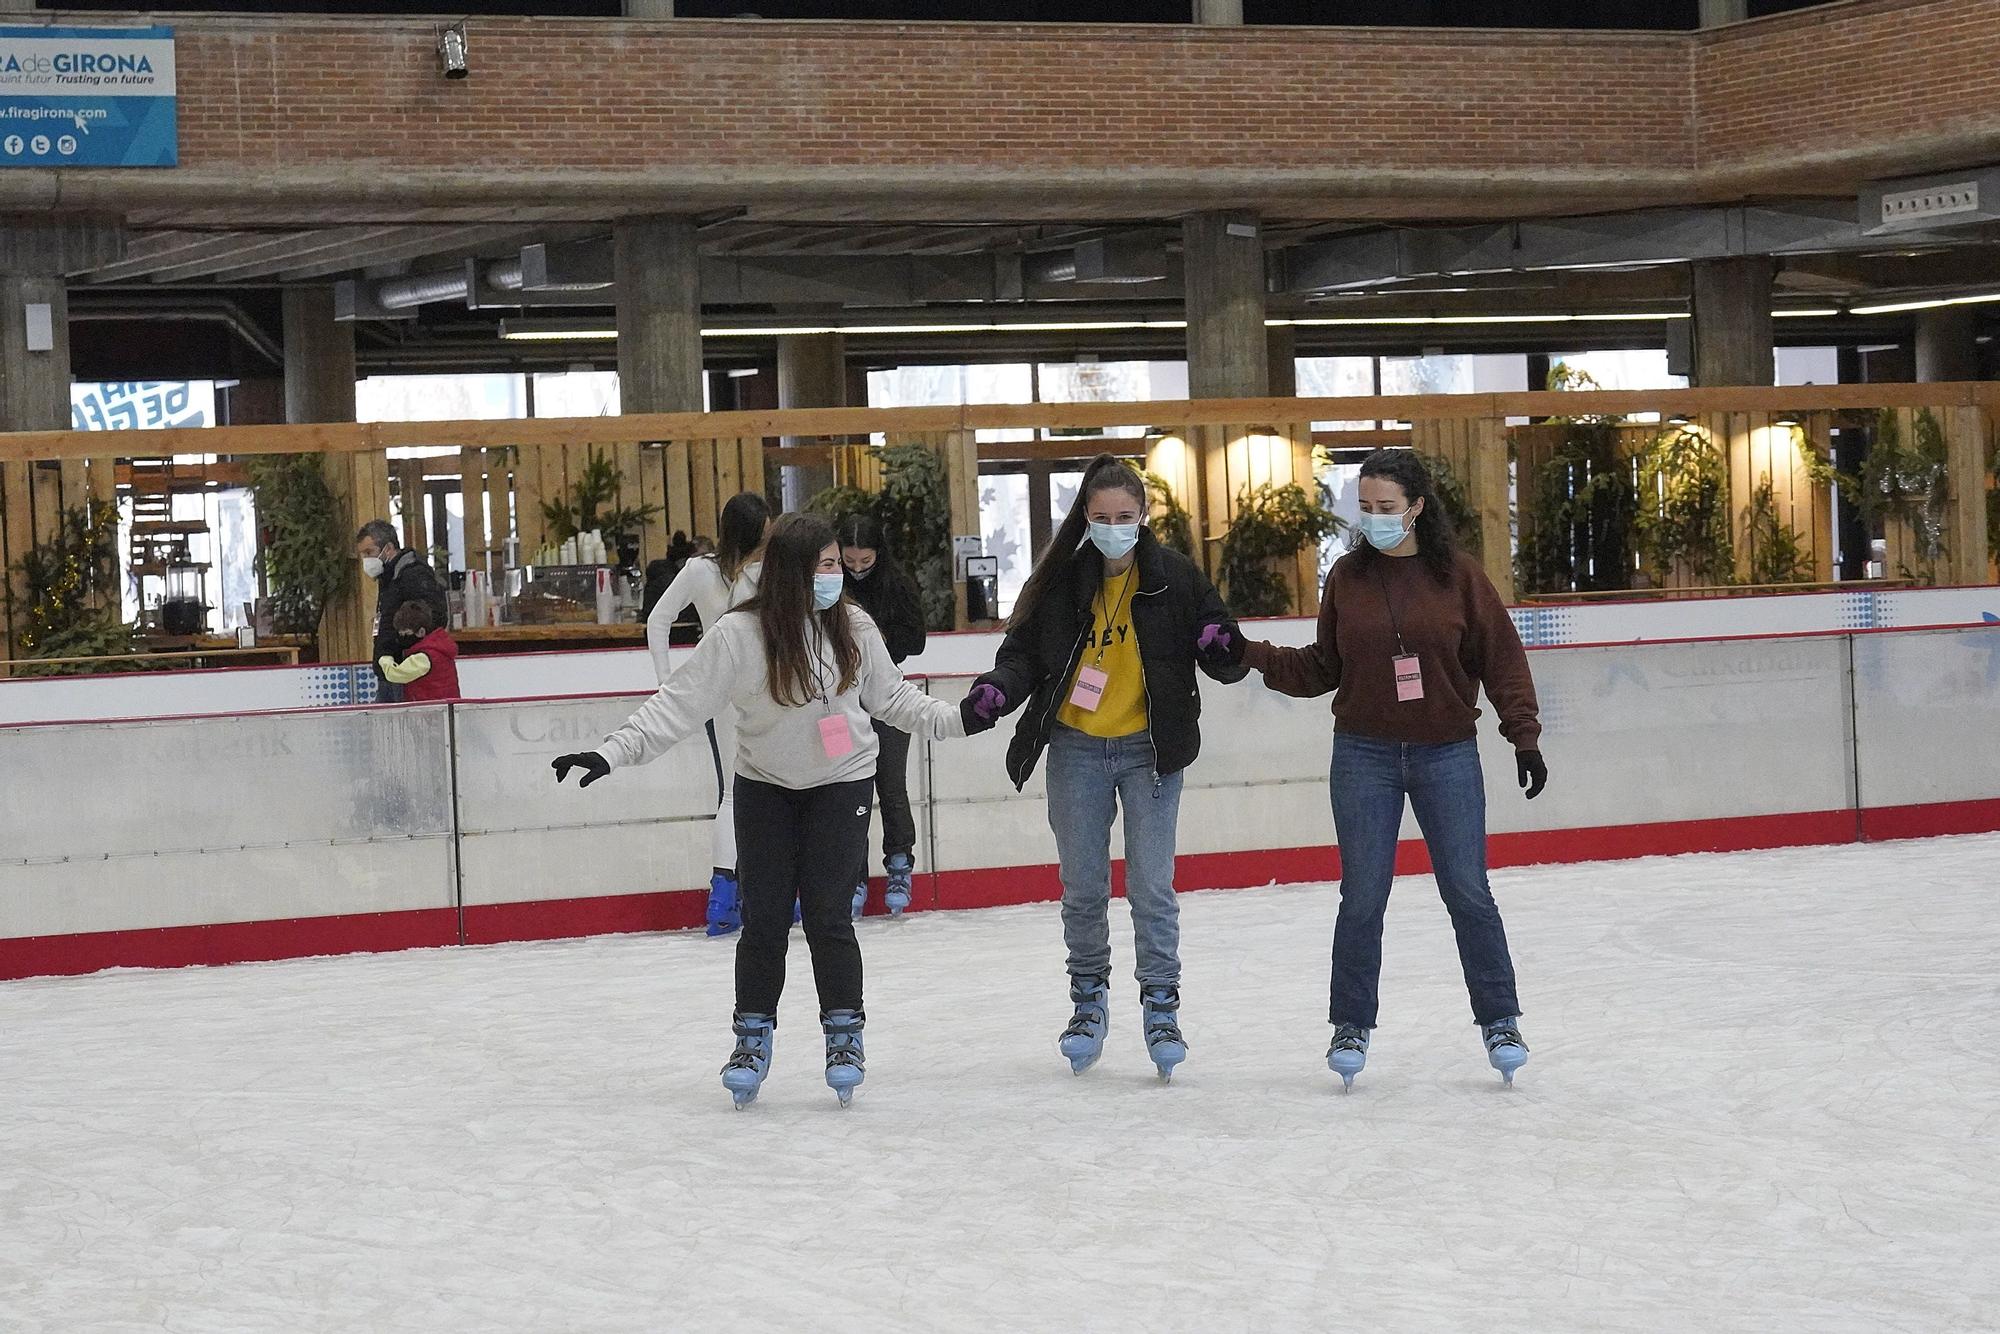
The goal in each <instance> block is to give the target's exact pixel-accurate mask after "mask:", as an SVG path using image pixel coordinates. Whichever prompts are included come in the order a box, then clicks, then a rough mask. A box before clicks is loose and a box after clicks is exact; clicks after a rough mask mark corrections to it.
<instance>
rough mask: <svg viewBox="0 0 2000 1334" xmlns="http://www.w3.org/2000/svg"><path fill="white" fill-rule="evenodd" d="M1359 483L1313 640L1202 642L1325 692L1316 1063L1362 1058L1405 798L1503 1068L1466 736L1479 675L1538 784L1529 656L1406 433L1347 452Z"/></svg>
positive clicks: (1307, 692)
mask: <svg viewBox="0 0 2000 1334" xmlns="http://www.w3.org/2000/svg"><path fill="white" fill-rule="evenodd" d="M1359 486H1360V496H1361V524H1360V533H1359V535H1358V536H1357V538H1356V540H1355V543H1354V546H1353V549H1352V550H1350V551H1349V552H1348V553H1347V554H1346V555H1345V556H1343V557H1341V559H1340V560H1339V561H1337V562H1336V563H1335V564H1334V567H1333V572H1332V573H1331V574H1330V575H1329V576H1328V577H1327V581H1326V591H1325V595H1324V597H1323V598H1322V600H1321V603H1320V611H1319V635H1318V638H1317V640H1316V641H1315V642H1314V643H1313V644H1311V645H1310V646H1308V647H1305V648H1280V647H1277V646H1275V645H1271V644H1264V643H1258V642H1255V641H1252V642H1250V643H1248V644H1237V645H1230V646H1227V647H1218V648H1217V649H1215V650H1214V651H1213V652H1212V657H1213V659H1214V660H1215V661H1217V662H1221V663H1229V662H1242V663H1245V664H1247V665H1248V666H1250V667H1254V668H1256V669H1257V670H1258V671H1260V672H1262V673H1263V674H1264V684H1265V685H1267V686H1269V687H1270V688H1271V689H1273V690H1276V691H1279V692H1281V693H1283V694H1287V695H1295V696H1297V697H1299V698H1301V699H1312V698H1315V697H1317V696H1320V695H1324V694H1326V693H1327V692H1328V691H1333V692H1335V694H1334V697H1333V715H1334V720H1335V721H1334V738H1333V765H1332V772H1331V778H1330V784H1331V787H1332V791H1333V824H1334V830H1335V833H1336V835H1337V837H1338V839H1339V842H1340V872H1341V875H1340V913H1339V917H1338V919H1337V920H1336V922H1335V924H1334V929H1333V978H1332V984H1331V993H1332V1003H1331V1008H1330V1012H1329V1018H1330V1019H1331V1021H1332V1023H1333V1025H1334V1030H1333V1044H1332V1046H1331V1048H1330V1049H1329V1050H1328V1051H1327V1057H1326V1061H1327V1065H1328V1066H1329V1067H1330V1068H1331V1069H1332V1070H1333V1071H1334V1072H1335V1073H1336V1074H1338V1075H1339V1076H1340V1077H1341V1081H1342V1086H1343V1087H1344V1088H1345V1087H1352V1085H1353V1082H1354V1076H1355V1075H1356V1074H1358V1073H1359V1072H1360V1070H1361V1067H1362V1066H1363V1064H1365V1063H1366V1061H1367V1058H1368V1041H1369V1034H1370V1033H1371V1031H1372V1030H1373V1029H1374V1027H1375V1018H1376V1002H1377V989H1378V983H1379V980H1380V977H1381V972H1382V916H1383V913H1384V912H1385V911H1386V910H1387V909H1388V906H1389V887H1390V884H1391V882H1392V881H1393V880H1394V878H1395V874H1396V840H1397V834H1398V831H1399V829H1400V828H1401V826H1402V822H1403V801H1404V798H1405V797H1407V798H1408V799H1409V802H1410V805H1411V806H1412V808H1413V809H1414V810H1415V811H1416V816H1417V825H1418V827H1419V828H1420V829H1422V830H1423V835H1424V845H1425V846H1426V847H1427V848H1429V850H1430V857H1431V865H1432V867H1433V869H1434V870H1435V872H1436V875H1437V885H1438V893H1439V895H1440V896H1441V897H1442V898H1443V899H1444V904H1445V907H1446V909H1447V910H1448V911H1449V912H1450V914H1451V924H1452V929H1453V931H1454V932H1455V933H1456V934H1457V937H1458V957H1459V962H1460V964H1461V966H1462V967H1463V968H1464V971H1465V985H1466V989H1467V991H1469V992H1470V993H1471V998H1472V1017H1473V1019H1474V1020H1475V1021H1476V1022H1477V1023H1478V1024H1479V1027H1480V1031H1481V1033H1482V1035H1483V1036H1484V1038H1485V1041H1486V1054H1487V1059H1488V1060H1489V1061H1490V1062H1491V1063H1492V1065H1493V1068H1494V1069H1496V1070H1498V1071H1499V1072H1500V1074H1501V1076H1502V1077H1503V1078H1504V1079H1506V1081H1507V1082H1508V1083H1509V1084H1511V1083H1513V1082H1514V1071H1515V1070H1517V1069H1519V1068H1520V1066H1521V1065H1522V1063H1523V1062H1525V1061H1526V1060H1527V1059H1528V1046H1527V1043H1525V1042H1523V1041H1522V1040H1521V1028H1520V1013H1521V1003H1520V1001H1519V1000H1518V999H1517V998H1516V996H1515V993H1514V964H1513V960H1512V959H1511V958H1510V957H1509V955H1508V952H1507V933H1506V930H1505V928H1504V927H1503V926H1502V925H1501V921H1500V910H1499V908H1498V907H1497V906H1496V905H1495V904H1494V902H1493V894H1492V891H1491V890H1490V889H1489V888H1488V887H1487V883H1486V788H1485V784H1484V781H1483V779H1482V777H1481V774H1480V767H1479V745H1478V742H1477V741H1476V740H1474V737H1475V734H1476V730H1477V729H1476V726H1475V724H1476V720H1477V719H1478V717H1479V708H1478V698H1479V688H1480V686H1481V685H1482V684H1484V686H1485V688H1486V697H1487V698H1488V699H1489V700H1491V701H1492V704H1493V709H1494V712H1495V713H1497V714H1498V715H1499V719H1500V734H1501V735H1502V736H1503V737H1505V738H1506V739H1507V740H1508V741H1509V742H1511V743H1512V744H1513V747H1514V761H1515V767H1516V769H1517V771H1518V778H1519V780H1520V785H1521V786H1522V787H1523V788H1525V789H1526V791H1527V796H1528V798H1529V799H1530V800H1532V799H1533V798H1535V797H1536V796H1538V795H1539V794H1540V793H1541V790H1542V787H1543V785H1544V784H1545V783H1547V781H1548V767H1547V765H1545V764H1544V763H1543V762H1542V755H1541V751H1540V750H1539V749H1538V745H1539V739H1540V737H1541V731H1542V726H1541V722H1540V721H1539V719H1538V717H1537V711H1536V704H1535V683H1534V681H1533V679H1532V678H1531V677H1530V676H1529V673H1528V655H1527V654H1526V653H1524V652H1523V651H1522V649H1521V639H1520V636H1519V635H1518V634H1517V633H1516V632H1515V630H1514V623H1513V621H1512V620H1511V619H1509V617H1508V615H1507V609H1506V607H1505V606H1503V605H1502V604H1501V601H1500V595H1499V593H1498V592H1497V591H1495V589H1494V587H1493V583H1492V581H1491V580H1489V579H1488V578H1487V577H1486V573H1485V571H1484V570H1482V569H1480V567H1479V563H1478V562H1477V561H1475V560H1474V559H1473V558H1472V557H1471V556H1469V555H1467V554H1466V553H1464V552H1462V551H1460V550H1459V549H1458V547H1457V544H1456V543H1455V542H1454V541H1453V540H1452V530H1451V524H1450V522H1449V521H1448V520H1447V518H1446V517H1445V514H1444V510H1443V507H1442V506H1441V505H1439V503H1438V500H1437V495H1436V493H1435V491H1434V490H1433V488H1432V485H1431V478H1430V474H1429V473H1428V472H1427V471H1426V470H1425V468H1424V465H1423V463H1422V461H1421V460H1419V459H1418V458H1417V456H1416V455H1415V454H1413V453H1411V452H1410V451H1408V450H1400V449H1383V450H1377V451H1376V452H1375V453H1373V454H1371V455H1369V456H1368V458H1367V460H1366V461H1365V462H1363V463H1362V465H1361V477H1360V483H1359Z"/></svg>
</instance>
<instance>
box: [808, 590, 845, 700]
mask: <svg viewBox="0 0 2000 1334" xmlns="http://www.w3.org/2000/svg"><path fill="white" fill-rule="evenodd" d="M806 621H807V623H808V624H809V625H811V626H812V631H813V647H812V674H813V689H814V690H817V691H818V692H819V702H820V704H821V705H823V706H824V707H825V709H826V712H827V714H828V715H829V716H831V715H832V713H833V700H832V698H831V692H832V688H833V685H834V684H835V683H836V682H837V681H839V679H840V671H839V668H837V667H836V668H834V669H833V670H832V672H831V673H830V674H829V675H827V676H821V675H820V672H821V671H822V669H824V668H825V667H826V659H825V657H824V656H823V654H824V650H825V648H826V632H825V631H824V630H822V629H821V628H820V624H819V616H818V615H817V614H812V615H809V616H807V618H806Z"/></svg>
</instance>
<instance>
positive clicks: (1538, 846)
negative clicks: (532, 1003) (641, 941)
mask: <svg viewBox="0 0 2000 1334" xmlns="http://www.w3.org/2000/svg"><path fill="white" fill-rule="evenodd" d="M1996 831H2000V800H1983V801H1953V802H1938V803H1934V804H1929V805H1921V806H1895V807H1881V808H1877V809H1873V810H1867V811H1863V812H1861V813H1860V815H1859V819H1858V820H1857V818H1856V813H1855V812H1854V811H1850V810H1838V811H1808V812H1801V813H1794V814H1785V815H1753V816H1744V817H1740V818H1734V819H1718V820H1680V821H1670V822H1662V823H1657V824H1642V825H1609V826H1603V827H1600V828H1592V829H1560V830H1551V831H1543V832H1532V833H1512V834H1495V835H1493V836H1492V838H1491V839H1489V840H1488V844H1487V855H1488V859H1489V863H1490V864H1491V865H1492V866H1495V867H1504V866H1532V865H1548V864H1558V863H1576V862H1593V861H1619V860H1624V859H1628V858H1633V857H1653V856H1673V855H1678V854H1681V853H1690V852H1747V851H1753V850H1756V849H1760V848H1785V847H1804V846H1810V845H1825V844H1838V843H1852V842H1855V841H1856V840H1857V839H1858V838H1866V839H1870V840H1876V839H1898V838H1930V837H1935V836H1939V835H1948V834H1983V833H1993V832H1996ZM1429 869H1430V858H1429V856H1428V855H1427V854H1426V853H1425V850H1424V845H1423V844H1422V842H1420V841H1417V840H1411V841H1407V842H1405V843H1403V844H1402V845H1401V846H1400V847H1399V848H1398V849H1397V853H1396V871H1397V873H1398V874H1399V875H1416V874H1421V873H1424V872H1427V871H1428V870H1429ZM1339 878H1340V854H1339V852H1338V850H1337V849H1335V848H1332V847H1302V848H1264V849H1257V850H1254V851H1246V852H1207V853H1188V854H1185V855H1183V856H1181V857H1179V858H1178V859H1177V861H1176V866H1175V879H1176V881H1177V883H1178V884H1179V886H1180V888H1182V889H1183V890H1198V889H1233V888H1240V887H1244V886H1251V885H1263V884H1271V883H1277V884H1305V883H1315V882H1322V881H1331V880H1337V879H1339ZM1124 879H1125V867H1124V863H1122V862H1115V863H1113V865H1112V884H1113V888H1114V890H1116V891H1117V892H1120V893H1122V892H1123V890H1124ZM874 883H875V885H876V886H877V888H878V890H879V886H880V883H881V882H880V880H879V879H878V880H876V881H875V882H874ZM918 886H919V893H918V895H917V902H916V903H915V904H913V905H912V907H913V908H916V909H920V910H922V909H930V910H938V909H943V910H955V909H967V908H994V907H1002V906H1005V905H1009V904H1018V903H1045V902H1048V901H1050V900H1053V899H1056V898H1059V897H1061V894H1062V880H1061V876H1060V875H1059V873H1058V871H1057V868H1056V867H1055V866H1054V865H1052V864H1044V865H1038V866H1009V867H989V868H982V869H973V870H963V871H943V872H936V873H931V874H928V875H923V876H920V877H919V878H918ZM926 886H928V888H929V891H930V892H929V893H928V894H925V893H924V892H923V890H924V888H925V887H926ZM871 897H872V899H873V900H874V903H873V904H871V911H872V910H875V908H876V907H878V906H879V897H880V896H879V892H878V893H877V894H875V895H873V896H871ZM705 902H706V895H705V893H704V892H703V891H701V890H671V891H664V892H659V893H646V894H618V895H611V896H607V897H602V898H580V899H544V900H539V901H536V902H530V903H498V904H482V905H479V906H475V907H469V908H467V909H466V910H465V913H464V936H463V939H462V940H461V938H460V934H459V914H458V913H457V912H456V911H454V910H452V909H449V908H442V909H425V910H422V911H417V912H397V913H364V914H355V915H351V916H340V917H300V918H290V919H287V920H284V921H276V922H228V923H222V924H219V925H215V926H179V927H163V928H159V929H156V930H150V931H101V932H92V933H89V934H85V935H74V936H34V937H26V938H22V939H15V940H0V981H7V980H13V979H16V978H23V977H46V976H58V975H69V974H76V973H89V972H95V971H97V970H98V969H102V968H178V967H184V966H187V965H191V964H224V963H251V962H257V961H263V960H273V959H293V958H302V957H307V956H312V955H324V954H353V953H361V952H380V951H387V950H402V949H417V948H423V947H427V946H437V945H451V944H460V943H463V944H467V945H492V944H500V943H502V942H505V941H517V940H558V939H568V938H572V937H578V936H593V935H614V934H621V933H629V932H643V931H674V930H683V929H686V928H689V927H698V926H700V925H701V924H702V918H703V913H704V907H705Z"/></svg>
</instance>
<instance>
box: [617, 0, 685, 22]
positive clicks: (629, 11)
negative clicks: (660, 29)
mask: <svg viewBox="0 0 2000 1334" xmlns="http://www.w3.org/2000/svg"><path fill="white" fill-rule="evenodd" d="M673 16H674V0H625V17H626V18H628V19H670V18H672V17H673Z"/></svg>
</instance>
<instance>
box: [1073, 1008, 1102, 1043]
mask: <svg viewBox="0 0 2000 1334" xmlns="http://www.w3.org/2000/svg"><path fill="white" fill-rule="evenodd" d="M1103 1022H1104V1016H1103V1014H1102V1012H1101V1011H1099V1010H1097V1009H1095V1008H1092V1009H1089V1010H1078V1011H1077V1012H1076V1013H1075V1014H1073V1015H1071V1016H1070V1021H1069V1027H1068V1028H1065V1029H1064V1030H1063V1036H1064V1037H1066V1038H1087V1037H1092V1036H1094V1032H1093V1030H1094V1029H1096V1028H1097V1026H1098V1025H1100V1024H1102V1023H1103Z"/></svg>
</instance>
